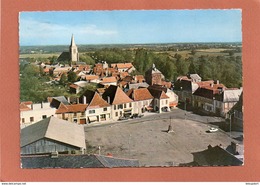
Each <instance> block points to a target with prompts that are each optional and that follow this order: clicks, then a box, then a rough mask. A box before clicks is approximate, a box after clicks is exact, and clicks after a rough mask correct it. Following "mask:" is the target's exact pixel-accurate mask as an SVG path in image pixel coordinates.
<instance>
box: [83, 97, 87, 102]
mask: <svg viewBox="0 0 260 185" xmlns="http://www.w3.org/2000/svg"><path fill="white" fill-rule="evenodd" d="M83 104H87V97H86V96H83Z"/></svg>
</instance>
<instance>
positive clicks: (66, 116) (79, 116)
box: [56, 112, 86, 124]
mask: <svg viewBox="0 0 260 185" xmlns="http://www.w3.org/2000/svg"><path fill="white" fill-rule="evenodd" d="M56 115H57V117H58V118H59V119H63V120H67V121H69V122H72V123H78V124H83V123H82V121H84V120H85V121H84V123H86V115H85V112H77V113H63V114H56Z"/></svg>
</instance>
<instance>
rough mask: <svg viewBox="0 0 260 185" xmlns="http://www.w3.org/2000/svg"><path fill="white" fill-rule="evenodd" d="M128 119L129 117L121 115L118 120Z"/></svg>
mask: <svg viewBox="0 0 260 185" xmlns="http://www.w3.org/2000/svg"><path fill="white" fill-rule="evenodd" d="M123 120H128V117H124V116H121V117H119V119H118V121H123Z"/></svg>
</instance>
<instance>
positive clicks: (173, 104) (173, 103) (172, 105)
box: [169, 102, 178, 107]
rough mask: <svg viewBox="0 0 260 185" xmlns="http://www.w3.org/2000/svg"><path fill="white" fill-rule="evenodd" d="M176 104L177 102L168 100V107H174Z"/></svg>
mask: <svg viewBox="0 0 260 185" xmlns="http://www.w3.org/2000/svg"><path fill="white" fill-rule="evenodd" d="M177 105H178V103H176V102H170V104H169V106H170V107H175V106H177Z"/></svg>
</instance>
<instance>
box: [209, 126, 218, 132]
mask: <svg viewBox="0 0 260 185" xmlns="http://www.w3.org/2000/svg"><path fill="white" fill-rule="evenodd" d="M217 131H218V129H217V128H214V127H211V128H210V129H209V132H217Z"/></svg>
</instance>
